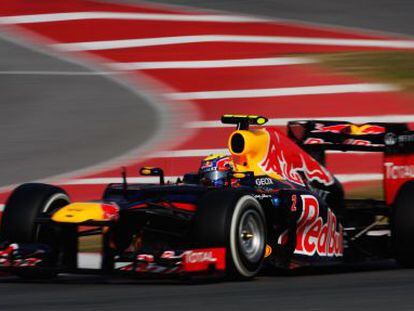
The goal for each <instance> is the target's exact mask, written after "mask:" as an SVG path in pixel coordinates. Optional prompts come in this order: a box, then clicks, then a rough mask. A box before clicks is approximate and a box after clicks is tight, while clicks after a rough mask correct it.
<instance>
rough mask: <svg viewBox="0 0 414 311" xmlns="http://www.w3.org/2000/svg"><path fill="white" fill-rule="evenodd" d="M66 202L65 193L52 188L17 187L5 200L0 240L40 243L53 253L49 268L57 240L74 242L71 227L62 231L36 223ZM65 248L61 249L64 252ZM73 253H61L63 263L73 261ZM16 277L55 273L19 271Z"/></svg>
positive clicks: (68, 243) (59, 189) (52, 274)
mask: <svg viewBox="0 0 414 311" xmlns="http://www.w3.org/2000/svg"><path fill="white" fill-rule="evenodd" d="M69 203H70V199H69V197H68V195H67V194H66V192H65V191H64V190H63V189H61V188H59V187H55V186H51V185H46V184H38V183H30V184H23V185H21V186H19V187H17V188H16V189H15V190H14V191H13V193H12V194H11V195H10V197H9V199H8V200H7V203H6V206H5V209H4V212H3V216H2V221H1V227H0V241H2V242H8V243H21V244H24V243H41V244H46V245H48V246H49V247H51V249H52V250H53V254H52V256H51V258H49V259H48V260H47V266H48V267H49V265H50V266H51V267H53V266H54V265H55V264H56V262H57V258H58V254H59V252H60V248H61V245H60V244H61V242H62V241H61V239H62V237H63V236H64V237H65V238H66V240H65V245H75V244H74V243H71V242H72V241H75V240H74V239H77V235H76V234H77V233H76V230H74V229H75V228H68V229H65V230H62V229H61V228H57V227H56V226H53V225H50V224H38V223H36V219H37V218H38V217H39V216H41V215H42V216H45V217H47V216H50V215H51V214H52V213H53V212H54V211H56V210H57V209H59V208H62V207H63V206H65V205H68V204H69ZM68 247H69V246H65V248H66V249H68ZM74 252H75V250H70V251H66V252H65V256H64V257H65V258H64V259H65V260H66V261H69V260H72V261H73V260H74V259H73V258H74V256H73V255H74ZM16 274H17V275H19V276H21V277H24V278H51V277H54V276H55V275H56V273H55V272H53V271H49V270H48V269H45V270H44V269H43V268H40V269H37V268H36V269H32V268H21V269H20V270H18V271H16Z"/></svg>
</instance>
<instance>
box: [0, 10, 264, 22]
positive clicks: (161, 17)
mask: <svg viewBox="0 0 414 311" xmlns="http://www.w3.org/2000/svg"><path fill="white" fill-rule="evenodd" d="M90 19H118V20H157V21H178V22H221V23H240V22H242V23H245V22H258V21H265V19H259V18H254V17H245V16H233V15H221V14H214V15H213V14H203V15H201V14H200V15H198V14H195V15H187V14H157V13H122V12H71V13H50V14H34V15H17V16H4V17H0V24H27V23H49V22H63V21H74V20H90Z"/></svg>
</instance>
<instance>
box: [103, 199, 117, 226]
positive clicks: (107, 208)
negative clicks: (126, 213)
mask: <svg viewBox="0 0 414 311" xmlns="http://www.w3.org/2000/svg"><path fill="white" fill-rule="evenodd" d="M101 208H102V211H103V217H102V218H103V219H105V220H114V221H116V220H118V218H119V207H118V205H117V204H116V203H113V202H112V203H111V204H101Z"/></svg>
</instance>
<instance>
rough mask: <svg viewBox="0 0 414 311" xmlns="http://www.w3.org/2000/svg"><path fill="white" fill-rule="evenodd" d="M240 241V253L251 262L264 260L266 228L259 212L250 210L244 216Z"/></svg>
mask: <svg viewBox="0 0 414 311" xmlns="http://www.w3.org/2000/svg"><path fill="white" fill-rule="evenodd" d="M238 240H239V247H240V251H241V253H242V254H243V256H244V257H245V258H246V259H247V260H248V261H249V262H252V263H253V262H258V261H260V260H261V259H262V254H263V247H264V226H263V222H262V220H261V217H260V215H259V213H258V212H257V211H255V210H248V211H246V212H245V213H244V214H243V215H242V217H241V219H240V225H239V230H238Z"/></svg>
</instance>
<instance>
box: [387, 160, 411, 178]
mask: <svg viewBox="0 0 414 311" xmlns="http://www.w3.org/2000/svg"><path fill="white" fill-rule="evenodd" d="M384 165H385V176H386V178H387V179H404V178H414V165H396V164H394V163H393V162H386V163H384Z"/></svg>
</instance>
